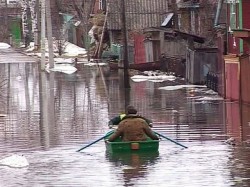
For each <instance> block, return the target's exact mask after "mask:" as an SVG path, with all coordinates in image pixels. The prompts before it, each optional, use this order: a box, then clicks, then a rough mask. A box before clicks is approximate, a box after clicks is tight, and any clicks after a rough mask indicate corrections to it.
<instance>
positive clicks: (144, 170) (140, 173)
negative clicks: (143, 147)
mask: <svg viewBox="0 0 250 187" xmlns="http://www.w3.org/2000/svg"><path fill="white" fill-rule="evenodd" d="M106 158H107V160H108V161H109V162H111V164H113V165H114V167H115V168H117V170H120V171H119V173H121V174H122V179H121V180H123V181H124V186H133V185H135V184H136V181H137V180H138V179H140V178H146V177H147V174H148V170H150V169H151V167H152V166H153V165H154V163H156V161H157V159H159V152H158V151H154V152H151V153H127V154H126V153H109V152H106Z"/></svg>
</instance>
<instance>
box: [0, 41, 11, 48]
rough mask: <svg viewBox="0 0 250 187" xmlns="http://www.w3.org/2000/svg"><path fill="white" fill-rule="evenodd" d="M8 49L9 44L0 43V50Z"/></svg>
mask: <svg viewBox="0 0 250 187" xmlns="http://www.w3.org/2000/svg"><path fill="white" fill-rule="evenodd" d="M8 48H11V46H10V45H9V44H7V43H3V42H0V49H8Z"/></svg>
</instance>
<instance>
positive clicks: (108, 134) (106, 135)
mask: <svg viewBox="0 0 250 187" xmlns="http://www.w3.org/2000/svg"><path fill="white" fill-rule="evenodd" d="M113 132H114V131H113V130H112V131H109V132H108V133H107V134H105V135H104V136H103V137H101V138H99V139H97V140H95V141H93V142H91V143H90V144H88V145H86V146H84V147H82V148H81V149H78V150H77V151H76V152H80V151H81V150H83V149H85V148H87V147H89V146H91V145H93V144H95V143H97V142H99V141H101V140H102V139H104V138H106V137H108V136H110V134H111V133H113Z"/></svg>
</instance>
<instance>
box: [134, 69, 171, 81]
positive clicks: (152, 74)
mask: <svg viewBox="0 0 250 187" xmlns="http://www.w3.org/2000/svg"><path fill="white" fill-rule="evenodd" d="M131 79H132V80H133V81H134V82H144V81H151V82H164V81H174V80H175V79H176V76H174V75H169V74H166V73H165V72H160V71H144V72H143V74H140V75H134V76H132V77H131Z"/></svg>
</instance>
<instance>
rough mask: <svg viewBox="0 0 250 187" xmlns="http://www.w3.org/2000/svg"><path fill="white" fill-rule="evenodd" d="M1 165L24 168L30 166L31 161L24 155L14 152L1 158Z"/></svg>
mask: <svg viewBox="0 0 250 187" xmlns="http://www.w3.org/2000/svg"><path fill="white" fill-rule="evenodd" d="M0 166H8V167H11V168H23V167H27V166H29V162H28V160H27V159H26V157H25V156H23V155H18V154H13V155H11V156H7V157H5V158H3V159H0Z"/></svg>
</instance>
